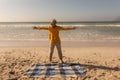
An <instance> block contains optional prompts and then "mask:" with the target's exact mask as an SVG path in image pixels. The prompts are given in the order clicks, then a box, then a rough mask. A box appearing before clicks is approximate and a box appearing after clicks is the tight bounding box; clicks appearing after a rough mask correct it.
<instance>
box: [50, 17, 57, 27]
mask: <svg viewBox="0 0 120 80" xmlns="http://www.w3.org/2000/svg"><path fill="white" fill-rule="evenodd" d="M56 23H57V21H56V20H55V19H53V20H52V21H51V22H50V24H51V25H52V26H53V27H56Z"/></svg>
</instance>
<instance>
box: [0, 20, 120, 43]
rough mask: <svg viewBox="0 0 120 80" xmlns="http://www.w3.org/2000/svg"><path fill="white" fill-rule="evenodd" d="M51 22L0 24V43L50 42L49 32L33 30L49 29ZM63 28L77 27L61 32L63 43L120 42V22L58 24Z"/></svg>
mask: <svg viewBox="0 0 120 80" xmlns="http://www.w3.org/2000/svg"><path fill="white" fill-rule="evenodd" d="M49 25H50V23H49V22H0V41H49V31H47V30H33V27H34V26H37V27H38V26H41V27H47V26H49ZM57 25H58V26H61V27H76V29H75V30H68V31H64V30H63V31H60V37H61V41H84V42H87V41H93V42H94V41H120V22H115V21H110V22H105V21H104V22H58V23H57Z"/></svg>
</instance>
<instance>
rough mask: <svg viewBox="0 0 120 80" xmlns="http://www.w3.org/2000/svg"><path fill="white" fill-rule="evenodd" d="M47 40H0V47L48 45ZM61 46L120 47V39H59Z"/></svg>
mask: <svg viewBox="0 0 120 80" xmlns="http://www.w3.org/2000/svg"><path fill="white" fill-rule="evenodd" d="M49 44H50V43H49V41H24V40H23V41H17V40H10V41H0V47H49ZM61 45H62V46H63V47H102V46H103V47H120V41H61Z"/></svg>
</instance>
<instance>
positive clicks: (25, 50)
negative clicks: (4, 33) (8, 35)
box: [0, 46, 120, 80]
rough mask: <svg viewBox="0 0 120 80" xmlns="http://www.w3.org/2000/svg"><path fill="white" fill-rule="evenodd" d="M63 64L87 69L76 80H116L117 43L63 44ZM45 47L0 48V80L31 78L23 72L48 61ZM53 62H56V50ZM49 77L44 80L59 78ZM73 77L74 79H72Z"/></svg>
mask: <svg viewBox="0 0 120 80" xmlns="http://www.w3.org/2000/svg"><path fill="white" fill-rule="evenodd" d="M62 50H63V60H64V61H65V62H66V63H80V64H81V66H82V67H84V68H85V69H86V70H87V74H86V76H85V77H84V78H83V79H81V78H78V80H120V47H119V46H114V47H112V46H107V47H104V46H97V47H96V46H92V47H90V46H82V47H63V48H62ZM48 56H49V47H47V46H46V47H0V80H34V79H33V78H29V77H25V75H24V73H25V71H26V70H28V69H29V68H30V66H31V65H33V64H38V63H49V58H48ZM53 61H55V62H58V63H59V58H58V55H57V51H56V50H55V52H54V55H53ZM62 79H63V78H53V79H51V78H49V79H47V80H62ZM36 80H46V79H44V78H43V79H36ZM73 80H75V79H74V78H73Z"/></svg>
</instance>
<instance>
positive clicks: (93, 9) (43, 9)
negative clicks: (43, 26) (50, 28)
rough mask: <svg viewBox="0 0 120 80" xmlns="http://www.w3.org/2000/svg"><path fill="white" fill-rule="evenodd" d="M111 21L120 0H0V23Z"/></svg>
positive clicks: (119, 9) (119, 15) (117, 15)
mask: <svg viewBox="0 0 120 80" xmlns="http://www.w3.org/2000/svg"><path fill="white" fill-rule="evenodd" d="M54 18H55V19H57V20H59V21H114V20H119V19H120V0H0V22H29V21H30V22H36V21H37V22H39V21H50V20H51V19H54Z"/></svg>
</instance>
